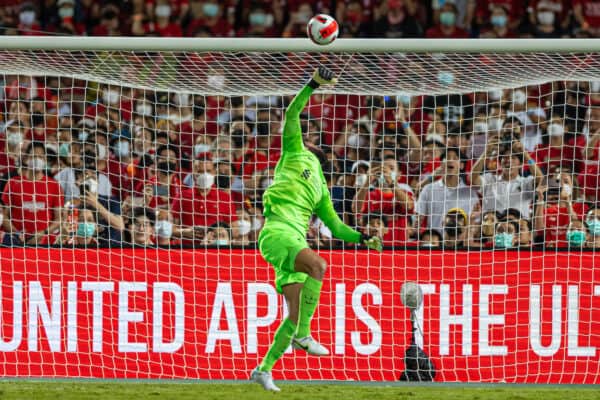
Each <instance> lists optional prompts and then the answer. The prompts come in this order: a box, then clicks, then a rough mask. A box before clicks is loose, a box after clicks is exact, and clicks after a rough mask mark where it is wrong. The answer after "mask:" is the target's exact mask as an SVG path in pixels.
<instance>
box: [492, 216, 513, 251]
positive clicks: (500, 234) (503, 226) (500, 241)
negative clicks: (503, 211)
mask: <svg viewBox="0 0 600 400" xmlns="http://www.w3.org/2000/svg"><path fill="white" fill-rule="evenodd" d="M518 238H519V223H518V222H517V221H501V222H498V223H497V224H496V235H495V236H494V246H495V248H496V249H510V248H513V247H516V246H517V244H518Z"/></svg>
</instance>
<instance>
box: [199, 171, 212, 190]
mask: <svg viewBox="0 0 600 400" xmlns="http://www.w3.org/2000/svg"><path fill="white" fill-rule="evenodd" d="M214 183H215V176H214V175H213V174H210V173H208V172H204V173H202V174H199V175H198V176H197V177H196V186H198V187H199V188H200V189H210V188H211V187H212V185H213V184H214Z"/></svg>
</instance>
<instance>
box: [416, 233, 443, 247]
mask: <svg viewBox="0 0 600 400" xmlns="http://www.w3.org/2000/svg"><path fill="white" fill-rule="evenodd" d="M441 244H442V235H440V233H439V232H438V231H434V230H432V229H428V230H426V231H423V232H421V234H420V236H419V245H420V246H421V247H425V248H439V247H440V246H441Z"/></svg>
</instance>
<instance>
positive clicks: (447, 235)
mask: <svg viewBox="0 0 600 400" xmlns="http://www.w3.org/2000/svg"><path fill="white" fill-rule="evenodd" d="M468 221H469V218H468V217H467V213H466V212H465V210H463V209H462V208H452V209H450V210H448V212H447V213H446V216H445V217H444V241H443V245H444V248H448V249H456V248H460V247H463V246H464V245H465V240H466V238H467V225H468Z"/></svg>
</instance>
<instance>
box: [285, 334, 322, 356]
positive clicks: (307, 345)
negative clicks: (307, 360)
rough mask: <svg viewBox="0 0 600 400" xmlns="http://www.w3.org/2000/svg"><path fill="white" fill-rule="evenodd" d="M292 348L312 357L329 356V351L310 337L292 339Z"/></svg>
mask: <svg viewBox="0 0 600 400" xmlns="http://www.w3.org/2000/svg"><path fill="white" fill-rule="evenodd" d="M292 347H293V348H294V349H300V350H304V351H306V352H307V353H308V354H312V355H313V356H328V355H329V350H327V349H326V348H325V347H323V346H322V345H321V344H320V343H319V342H317V341H316V340H315V339H313V338H312V336H307V337H303V338H297V337H295V338H294V339H292Z"/></svg>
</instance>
